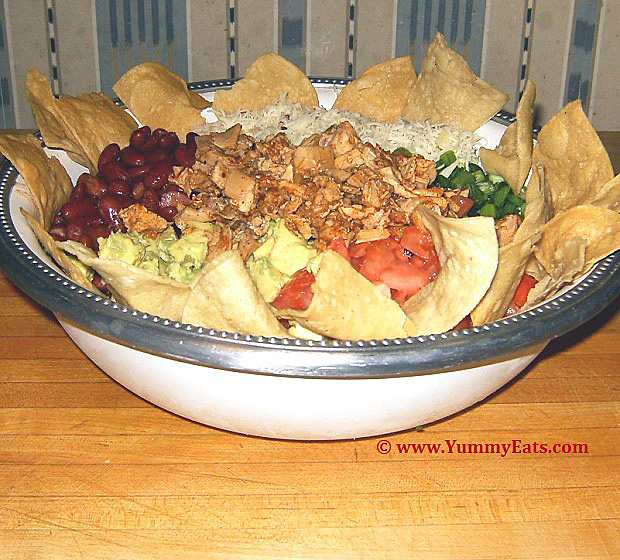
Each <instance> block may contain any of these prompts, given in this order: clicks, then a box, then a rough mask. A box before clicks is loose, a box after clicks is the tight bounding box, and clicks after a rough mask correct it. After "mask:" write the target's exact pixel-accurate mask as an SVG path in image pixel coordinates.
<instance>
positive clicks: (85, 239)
mask: <svg viewBox="0 0 620 560" xmlns="http://www.w3.org/2000/svg"><path fill="white" fill-rule="evenodd" d="M76 241H77V242H79V243H81V244H82V245H84V246H86V247H88V248H89V249H92V250H93V251H94V250H95V247H96V244H95V243H93V240H92V239H91V238H90V235H88V233H83V234H82V235H80V238H79V239H76Z"/></svg>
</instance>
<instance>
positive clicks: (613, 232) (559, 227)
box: [536, 205, 620, 278]
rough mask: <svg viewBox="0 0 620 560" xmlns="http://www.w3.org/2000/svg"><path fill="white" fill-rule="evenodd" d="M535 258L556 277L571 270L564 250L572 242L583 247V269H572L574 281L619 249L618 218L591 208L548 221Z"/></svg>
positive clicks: (570, 212)
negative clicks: (560, 270) (558, 271)
mask: <svg viewBox="0 0 620 560" xmlns="http://www.w3.org/2000/svg"><path fill="white" fill-rule="evenodd" d="M542 233H543V235H542V238H541V240H540V243H539V244H538V246H537V248H536V258H537V259H538V262H540V264H542V265H543V267H544V268H545V270H546V271H547V272H548V273H549V274H551V275H552V276H555V275H556V274H555V272H556V271H557V270H558V269H560V268H561V269H562V270H567V269H570V268H571V262H570V258H569V256H570V254H572V253H573V250H572V247H571V251H567V250H566V246H567V244H568V243H569V242H573V240H580V241H581V242H583V244H585V247H586V251H585V268H583V267H582V268H578V267H576V266H573V267H572V269H573V278H576V277H577V276H579V275H580V274H583V273H584V272H586V270H587V269H588V268H590V267H591V266H592V265H593V264H594V263H595V262H597V261H598V260H600V259H602V258H604V257H606V256H607V255H610V254H611V253H613V252H614V251H616V250H618V249H620V215H619V214H618V213H617V212H614V211H613V210H609V209H607V208H600V207H597V206H591V205H581V206H575V207H574V208H571V209H570V210H567V211H566V212H563V213H562V214H560V215H559V216H556V217H555V218H553V220H551V221H550V222H549V223H548V224H547V225H545V227H544V228H543V230H542Z"/></svg>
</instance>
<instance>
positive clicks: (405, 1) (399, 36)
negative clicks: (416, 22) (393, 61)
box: [395, 0, 412, 56]
mask: <svg viewBox="0 0 620 560" xmlns="http://www.w3.org/2000/svg"><path fill="white" fill-rule="evenodd" d="M411 17H412V16H411V0H398V3H397V4H396V38H395V39H396V41H395V45H396V52H395V54H396V56H407V55H408V54H409V47H410V44H411V42H410V38H411V28H410V23H411Z"/></svg>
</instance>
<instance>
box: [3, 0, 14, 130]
mask: <svg viewBox="0 0 620 560" xmlns="http://www.w3.org/2000/svg"><path fill="white" fill-rule="evenodd" d="M6 46H7V40H6V25H5V15H4V4H1V3H0V128H12V127H14V126H15V114H14V111H13V103H12V98H11V84H10V72H9V54H8V52H7V47H6Z"/></svg>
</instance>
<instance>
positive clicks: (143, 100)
mask: <svg viewBox="0 0 620 560" xmlns="http://www.w3.org/2000/svg"><path fill="white" fill-rule="evenodd" d="M113 89H114V91H115V93H116V94H117V95H118V96H119V97H120V98H121V100H122V101H123V103H124V104H125V105H126V106H127V108H128V109H129V110H130V111H131V112H132V113H133V114H134V115H135V117H136V118H137V119H138V120H139V121H140V122H141V123H142V124H143V125H148V126H150V127H151V129H156V128H164V129H166V130H168V131H172V132H176V133H177V135H178V136H179V137H180V138H184V137H185V135H186V134H187V133H188V132H190V131H191V130H194V129H195V128H198V127H199V126H202V125H204V124H205V120H204V117H202V116H201V111H202V110H203V109H204V108H205V107H208V106H209V105H210V103H209V102H208V101H206V100H205V99H204V98H203V97H202V96H200V95H198V94H197V93H195V92H192V91H189V90H188V89H187V83H186V82H185V81H184V80H183V79H182V78H180V77H179V76H177V75H176V74H173V73H172V72H170V70H168V69H167V68H165V67H164V66H162V65H161V64H159V63H157V62H144V63H142V64H138V65H137V66H134V67H133V68H132V69H131V70H128V71H127V72H125V74H123V76H122V77H121V78H120V79H119V80H118V81H117V82H116V83H115V84H114V88H113Z"/></svg>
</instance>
